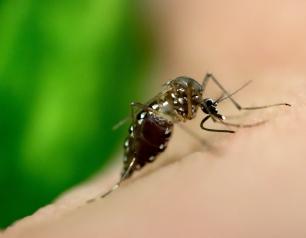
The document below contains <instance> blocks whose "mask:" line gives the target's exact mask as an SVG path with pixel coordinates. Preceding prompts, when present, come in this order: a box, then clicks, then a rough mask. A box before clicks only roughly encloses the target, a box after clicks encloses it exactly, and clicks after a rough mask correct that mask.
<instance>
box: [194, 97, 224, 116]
mask: <svg viewBox="0 0 306 238" xmlns="http://www.w3.org/2000/svg"><path fill="white" fill-rule="evenodd" d="M217 106H218V102H217V101H214V100H213V99H212V98H205V99H203V100H202V102H201V104H200V107H201V109H202V111H203V112H204V113H206V114H209V115H212V116H214V117H217V118H219V119H221V120H224V119H225V117H224V116H223V115H221V114H219V112H218V108H217Z"/></svg>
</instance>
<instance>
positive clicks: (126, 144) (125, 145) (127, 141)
mask: <svg viewBox="0 0 306 238" xmlns="http://www.w3.org/2000/svg"><path fill="white" fill-rule="evenodd" d="M124 147H125V148H127V147H129V140H126V141H125V142H124Z"/></svg>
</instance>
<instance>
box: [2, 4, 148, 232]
mask: <svg viewBox="0 0 306 238" xmlns="http://www.w3.org/2000/svg"><path fill="white" fill-rule="evenodd" d="M152 52H153V50H152V42H151V37H150V29H148V27H147V26H145V22H144V20H143V19H142V16H140V15H139V11H137V8H136V4H135V2H133V1H123V0H91V1H82V0H74V1H71V0H63V1H59V2H54V1H48V0H47V1H38V0H17V1H9V0H2V1H0V130H1V133H0V156H1V158H0V183H1V184H0V187H1V196H0V227H1V228H3V227H6V226H7V225H9V224H11V223H12V222H14V221H15V220H16V219H20V218H22V217H24V216H26V215H30V214H31V213H33V212H34V211H35V210H37V209H38V208H39V207H41V206H43V205H45V204H47V203H49V202H51V201H52V200H53V199H54V198H55V197H56V196H58V195H59V194H60V193H61V192H63V191H64V190H65V189H67V188H69V187H71V186H73V185H75V184H77V183H79V182H81V181H83V180H85V179H86V178H88V177H89V176H90V175H92V174H94V172H96V171H97V170H100V169H101V168H103V166H104V165H105V164H106V163H107V162H108V159H109V158H110V157H111V156H110V155H111V153H113V152H114V151H115V149H116V148H118V146H119V145H120V143H121V139H122V137H123V136H124V134H125V130H122V129H121V130H118V131H116V132H113V131H112V130H111V128H112V126H113V125H114V124H116V123H117V122H118V121H119V120H120V119H122V118H124V117H126V115H129V109H130V108H129V102H130V101H133V100H137V99H139V98H142V95H143V92H142V91H141V90H140V89H142V88H143V87H144V84H145V81H144V80H143V79H144V78H146V76H147V72H148V67H150V62H151V58H152Z"/></svg>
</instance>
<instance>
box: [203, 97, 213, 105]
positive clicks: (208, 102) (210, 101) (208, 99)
mask: <svg viewBox="0 0 306 238" xmlns="http://www.w3.org/2000/svg"><path fill="white" fill-rule="evenodd" d="M204 103H205V104H206V106H207V107H210V106H212V105H213V104H214V100H212V99H211V98H207V99H205V100H204Z"/></svg>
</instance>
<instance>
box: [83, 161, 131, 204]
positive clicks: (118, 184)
mask: <svg viewBox="0 0 306 238" xmlns="http://www.w3.org/2000/svg"><path fill="white" fill-rule="evenodd" d="M135 161H136V158H133V160H132V161H131V163H130V164H129V167H128V168H127V169H126V171H124V173H123V175H122V176H121V177H120V180H119V181H118V182H117V183H116V184H115V185H114V186H113V187H112V188H111V189H110V190H108V191H107V192H106V193H104V194H102V195H101V196H100V198H105V197H106V196H108V195H109V194H111V193H112V192H114V191H115V190H116V189H117V188H119V187H120V184H121V183H122V182H123V181H124V180H125V179H126V178H127V177H128V175H129V174H130V172H131V170H132V169H134V166H135ZM96 199H97V198H93V199H89V200H87V202H86V203H92V202H94V201H96Z"/></svg>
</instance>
